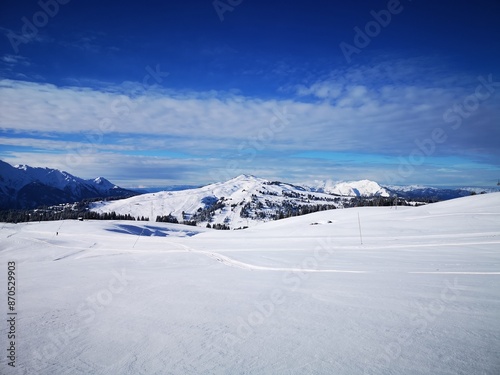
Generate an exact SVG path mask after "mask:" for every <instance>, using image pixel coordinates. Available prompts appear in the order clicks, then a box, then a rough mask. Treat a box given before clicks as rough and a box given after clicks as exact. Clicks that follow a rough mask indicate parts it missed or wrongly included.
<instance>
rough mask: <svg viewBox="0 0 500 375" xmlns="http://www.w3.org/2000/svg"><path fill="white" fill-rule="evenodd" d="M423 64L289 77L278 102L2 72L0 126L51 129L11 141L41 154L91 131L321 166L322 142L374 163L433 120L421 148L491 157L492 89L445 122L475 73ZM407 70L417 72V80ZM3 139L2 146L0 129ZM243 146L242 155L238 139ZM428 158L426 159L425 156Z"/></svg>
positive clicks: (399, 152)
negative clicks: (304, 79)
mask: <svg viewBox="0 0 500 375" xmlns="http://www.w3.org/2000/svg"><path fill="white" fill-rule="evenodd" d="M425 73H426V74H423V72H422V70H421V68H418V69H417V68H414V69H413V68H412V67H411V66H408V65H405V64H402V63H401V64H399V65H398V64H396V68H395V67H394V66H390V67H387V66H384V65H382V64H380V65H377V66H369V67H356V68H349V69H348V70H344V71H333V72H331V73H330V74H329V75H328V76H326V77H324V78H323V79H317V80H316V81H314V82H311V83H301V84H297V85H293V84H291V85H290V86H289V87H288V89H287V90H288V91H289V92H290V95H289V96H288V98H283V99H279V100H278V99H261V98H258V97H249V96H243V95H238V94H235V93H228V92H216V91H209V92H192V91H179V90H167V89H163V88H161V87H158V86H151V87H149V88H148V90H144V89H142V90H141V87H140V84H139V83H133V82H128V83H124V84H122V85H119V86H116V85H115V86H101V87H99V86H94V88H90V87H77V86H67V87H58V86H55V85H51V84H39V83H32V82H23V81H14V80H3V81H0V99H1V102H2V111H1V112H0V126H1V127H2V129H4V131H17V132H20V133H23V132H25V133H26V132H32V133H33V132H34V133H35V134H36V133H39V134H41V133H53V134H58V139H57V140H52V141H49V140H40V141H38V142H37V141H36V139H34V138H30V137H24V138H20V139H17V140H16V142H18V145H24V146H29V144H30V143H31V142H33V143H34V144H35V143H37V144H38V147H39V148H45V149H46V150H48V151H50V152H53V151H54V150H57V149H58V148H59V146H60V147H61V149H63V147H66V148H68V145H69V147H70V148H73V149H74V148H76V149H85V147H86V145H87V146H88V143H89V142H90V143H91V144H92V139H94V140H95V139H97V140H98V141H95V142H94V143H95V145H92V147H91V148H92V150H93V154H92V157H93V156H94V155H95V154H96V153H97V154H98V153H103V154H106V155H107V156H106V157H107V158H109V155H110V154H112V155H120V154H124V153H125V154H126V153H127V152H129V153H130V154H132V152H136V151H142V152H144V153H145V154H144V155H146V156H148V157H150V156H152V155H154V154H155V150H156V153H157V157H166V155H167V156H168V155H169V156H170V159H175V160H177V162H180V161H182V163H187V161H186V160H187V159H189V158H191V159H192V160H194V161H193V163H194V164H193V165H197V166H198V165H200V164H199V163H201V162H200V160H198V158H204V157H205V158H207V157H210V158H213V160H215V161H212V164H210V166H214V165H217V166H219V167H220V168H224V165H225V159H227V158H228V157H229V158H232V159H236V160H239V159H241V160H245V157H246V155H248V152H254V153H256V154H258V155H259V157H262V158H264V156H265V158H267V159H274V160H280V158H287V157H288V156H290V155H294V154H295V155H297V154H298V155H300V152H313V153H310V154H309V156H308V159H311V155H313V156H314V152H316V153H317V154H316V155H317V157H312V158H313V159H317V160H318V162H319V163H322V164H325V163H327V162H328V161H327V160H325V158H324V157H323V156H324V155H325V154H324V153H325V152H330V153H358V154H361V153H364V154H371V155H379V156H380V157H383V158H392V160H394V161H395V162H394V163H392V165H390V164H391V163H389V162H387V163H385V166H386V169H389V168H391V167H393V166H394V165H397V160H398V159H397V158H398V157H406V156H408V155H409V152H410V151H411V150H412V149H414V148H415V147H416V145H417V144H418V142H423V141H425V140H426V139H428V138H429V137H431V136H432V134H433V131H434V130H435V129H437V128H439V129H443V130H444V131H445V132H446V134H447V140H446V142H443V143H441V144H439V147H435V148H434V149H433V153H432V157H437V158H439V157H446V156H449V155H456V156H459V157H463V158H469V159H470V160H475V161H479V159H478V158H477V156H478V155H483V162H485V163H488V164H489V165H496V163H495V159H497V161H498V158H499V156H500V151H499V149H498V145H497V142H496V140H498V139H499V129H498V126H497V125H496V123H495V119H497V118H499V117H500V105H499V97H500V95H498V93H497V92H494V93H492V95H491V97H490V98H489V99H488V100H485V101H483V102H481V103H480V105H479V104H478V108H477V110H475V111H472V112H471V113H470V114H468V115H467V117H466V118H464V119H463V123H464V124H463V126H461V127H460V129H458V130H454V129H453V130H452V124H450V123H449V122H446V121H445V119H444V117H443V115H444V113H445V112H446V111H447V110H448V109H449V108H453V106H455V105H460V104H461V103H463V102H464V100H465V99H466V98H467V97H468V95H470V94H473V93H474V90H475V89H476V86H477V85H478V81H477V77H464V78H463V79H459V78H457V77H454V76H452V75H449V76H447V75H443V74H442V72H440V71H438V70H437V69H430V70H429V71H426V72H425ZM419 75H423V78H422V79H421V80H420V81H419V80H418V79H417V76H419ZM494 79H497V78H496V77H494ZM131 93H134V94H131ZM135 93H138V94H135ZM276 110H281V111H285V112H286V117H287V121H286V125H285V127H284V129H282V131H279V132H274V133H273V132H271V133H270V131H269V129H270V124H272V121H273V118H274V117H275V115H274V112H275V111H276ZM68 139H71V141H68ZM89 139H90V141H89ZM1 141H2V139H0V142H1ZM3 142H4V144H7V145H10V146H13V145H12V143H13V141H12V140H11V141H10V142H9V141H8V140H7V139H6V138H5V137H4V138H3ZM252 142H253V144H256V145H257V146H251V145H252ZM252 147H253V151H248V150H247V154H245V148H247V149H249V148H252ZM87 148H88V147H87ZM322 153H323V154H322ZM17 155H21V154H19V153H18V154H17ZM180 155H184V156H182V157H181V156H180ZM318 155H319V156H318ZM96 157H97V155H96ZM134 158H135V159H137V158H138V156H137V152H136V153H135V155H134ZM191 159H190V160H191ZM299 159H300V158H294V161H293V163H294V165H289V166H287V168H288V170H289V171H291V170H292V169H293V168H296V167H297V166H299V165H301V162H300V161H299ZM112 160H117V159H115V158H113V159H112ZM148 160H149V159H148ZM151 160H153V159H151ZM263 160H264V159H263ZM309 161H310V160H309ZM330 162H331V160H330ZM435 162H436V161H435V160H433V159H432V158H427V163H435ZM182 163H180V164H179V165H181V164H182ZM259 163H260V161H259V159H258V158H254V159H253V160H252V163H251V164H250V165H247V164H245V163H240V165H245V166H246V167H248V168H251V167H252V166H255V167H256V168H257V169H259V168H264V164H262V165H260V164H259ZM206 164H207V163H205V168H206V167H207V165H206ZM354 164H355V163H354ZM354 164H353V165H354ZM382 164H383V163H381V169H382ZM359 167H361V166H359ZM439 167H440V168H445V167H446V168H447V167H449V165H448V166H443V165H441V166H439ZM193 168H194V167H193ZM195 169H196V168H195Z"/></svg>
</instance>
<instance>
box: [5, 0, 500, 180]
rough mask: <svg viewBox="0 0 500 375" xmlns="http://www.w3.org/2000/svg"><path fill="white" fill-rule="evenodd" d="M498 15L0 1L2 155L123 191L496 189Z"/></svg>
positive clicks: (358, 6) (461, 5) (252, 0)
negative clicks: (234, 186)
mask: <svg viewBox="0 0 500 375" xmlns="http://www.w3.org/2000/svg"><path fill="white" fill-rule="evenodd" d="M498 19H500V3H499V2H498V1H476V2H470V1H440V2H433V1H424V0H419V1H417V0H413V1H410V0H401V1H397V0H390V1H349V2H332V1H302V0H298V1H293V2H286V1H269V0H268V1H260V0H242V1H240V0H220V1H219V0H216V1H213V0H204V1H175V2H174V1H168V2H167V1H141V2H139V1H104V2H103V1H81V0H69V1H68V0H45V1H44V0H42V1H40V2H37V1H14V0H5V1H2V3H1V5H0V35H1V38H0V159H2V160H4V161H6V162H9V163H11V164H29V165H32V166H49V167H53V168H59V169H62V170H66V171H68V172H70V173H73V174H75V175H77V176H80V177H84V178H92V177H96V176H105V177H106V178H108V179H110V180H111V181H113V182H115V183H117V184H120V185H122V186H125V187H138V186H158V185H170V184H204V183H209V182H214V181H220V180H225V179H229V178H231V177H234V176H236V175H238V174H241V173H250V174H254V175H257V176H260V177H264V178H271V179H280V180H284V181H290V182H303V181H309V180H314V179H333V180H356V179H364V178H368V179H373V180H375V181H378V182H379V183H382V184H399V185H404V184H427V185H479V186H488V185H491V186H494V185H496V181H497V179H498V178H500V147H499V144H500V129H499V126H500V124H499V119H500V93H499V91H500V23H499V22H498Z"/></svg>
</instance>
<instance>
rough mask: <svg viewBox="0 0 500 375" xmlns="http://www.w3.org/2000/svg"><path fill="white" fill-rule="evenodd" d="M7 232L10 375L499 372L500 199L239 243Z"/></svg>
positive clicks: (34, 229)
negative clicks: (13, 293) (11, 288)
mask: <svg viewBox="0 0 500 375" xmlns="http://www.w3.org/2000/svg"><path fill="white" fill-rule="evenodd" d="M318 194H319V193H318ZM226 196H227V195H226ZM132 199H133V198H132ZM118 202H120V201H118ZM145 207H146V209H147V210H150V205H145ZM0 228H1V229H0V259H1V261H0V267H1V270H2V271H1V272H3V274H4V276H5V277H2V278H1V280H2V281H1V283H0V286H1V288H2V291H3V292H2V295H3V296H4V297H3V298H2V302H1V305H2V308H1V310H0V311H1V313H2V315H3V319H4V323H3V324H2V326H1V328H0V340H1V341H0V342H2V345H3V347H5V349H7V348H8V345H7V344H8V342H7V334H8V329H9V327H8V326H7V324H6V323H5V321H6V320H7V313H8V311H7V301H6V292H4V291H6V290H7V277H6V275H7V264H8V262H10V261H15V262H16V280H17V284H16V285H17V297H16V298H17V300H16V301H17V305H16V306H17V313H18V315H17V316H16V367H15V368H12V367H10V366H9V365H8V362H9V360H8V359H7V357H6V355H5V352H6V350H4V355H3V356H2V357H1V358H0V369H1V370H0V372H1V373H2V374H3V373H5V374H428V373H435V374H498V373H500V360H499V358H500V320H499V319H498V316H499V314H500V193H492V194H486V195H478V196H471V197H466V198H459V199H454V200H450V201H446V202H441V203H435V204H431V205H427V206H421V207H398V208H397V209H395V208H392V209H391V208H389V207H361V208H350V209H344V210H341V209H337V210H329V211H322V212H317V213H313V214H309V215H304V216H300V217H294V218H288V219H283V220H278V221H272V222H268V223H263V224H260V225H258V226H255V227H251V228H249V229H245V230H236V231H215V230H211V229H207V228H201V227H192V226H184V225H180V224H169V223H153V222H134V221H132V222H131V221H71V220H66V221H52V222H42V223H33V222H31V223H21V224H0Z"/></svg>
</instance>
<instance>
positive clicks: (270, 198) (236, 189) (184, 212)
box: [91, 175, 351, 228]
mask: <svg viewBox="0 0 500 375" xmlns="http://www.w3.org/2000/svg"><path fill="white" fill-rule="evenodd" d="M350 199H351V197H346V198H341V197H335V196H333V195H331V194H326V193H321V192H313V191H309V190H307V189H306V188H304V187H301V186H296V185H292V184H287V183H283V182H278V181H268V180H265V179H262V178H257V177H254V176H250V175H240V176H238V177H236V178H233V179H231V180H229V181H226V182H220V183H215V184H211V185H207V186H204V187H201V188H197V189H190V190H183V191H168V192H167V191H164V192H159V193H152V194H143V195H140V196H136V197H132V198H128V199H122V200H119V201H113V202H95V203H93V204H92V205H91V209H92V210H94V211H97V212H100V213H103V212H112V211H114V212H116V213H117V214H123V215H126V214H130V215H132V216H134V217H148V218H150V220H153V221H154V220H156V218H157V217H158V216H160V217H162V220H165V221H178V222H184V221H188V222H196V223H197V224H198V225H201V226H205V225H207V224H210V225H211V226H212V225H219V226H227V227H230V228H240V227H246V226H252V225H255V224H256V223H259V222H264V221H270V220H275V219H278V218H283V217H287V216H294V215H300V214H304V213H309V212H314V211H320V210H324V209H333V208H336V207H338V206H341V205H342V204H343V203H344V202H345V201H346V200H347V201H349V200H350Z"/></svg>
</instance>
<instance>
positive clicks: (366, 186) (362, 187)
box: [305, 180, 390, 197]
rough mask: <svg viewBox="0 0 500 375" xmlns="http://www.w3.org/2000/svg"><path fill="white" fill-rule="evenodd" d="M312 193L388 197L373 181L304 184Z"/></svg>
mask: <svg viewBox="0 0 500 375" xmlns="http://www.w3.org/2000/svg"><path fill="white" fill-rule="evenodd" d="M305 185H306V186H308V187H309V188H310V189H311V190H312V191H318V192H322V193H328V194H335V195H343V196H351V197H374V196H380V197H389V196H390V193H389V192H388V191H387V189H385V188H383V187H382V186H380V185H379V184H378V183H376V182H375V181H370V180H360V181H350V182H335V181H332V180H326V181H314V182H312V183H306V184H305Z"/></svg>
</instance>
